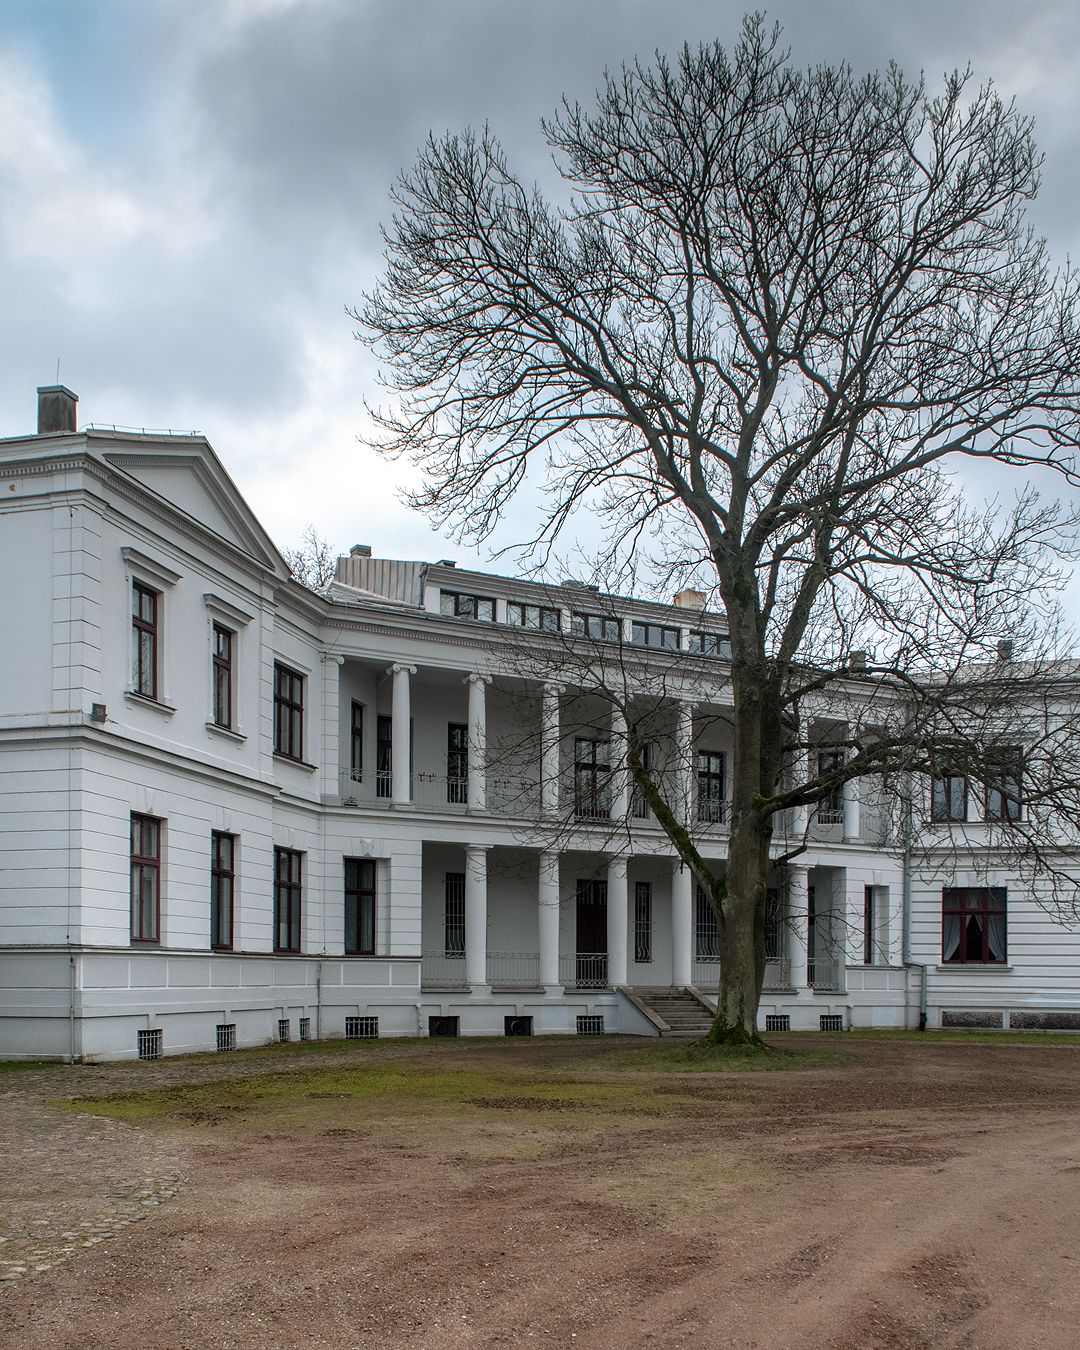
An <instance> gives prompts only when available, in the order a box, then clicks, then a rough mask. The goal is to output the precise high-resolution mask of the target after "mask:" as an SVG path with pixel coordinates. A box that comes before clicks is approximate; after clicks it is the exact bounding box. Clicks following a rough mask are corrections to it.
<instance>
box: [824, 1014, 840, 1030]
mask: <svg viewBox="0 0 1080 1350" xmlns="http://www.w3.org/2000/svg"><path fill="white" fill-rule="evenodd" d="M818 1024H819V1026H820V1028H821V1030H822V1031H843V1029H844V1015H843V1013H822V1014H821V1016H820V1017H819V1018H818Z"/></svg>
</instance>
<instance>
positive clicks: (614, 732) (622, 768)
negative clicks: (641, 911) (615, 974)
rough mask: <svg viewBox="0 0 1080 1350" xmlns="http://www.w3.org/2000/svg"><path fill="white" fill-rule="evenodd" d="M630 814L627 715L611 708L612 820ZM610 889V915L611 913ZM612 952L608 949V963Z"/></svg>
mask: <svg viewBox="0 0 1080 1350" xmlns="http://www.w3.org/2000/svg"><path fill="white" fill-rule="evenodd" d="M629 813H630V775H629V773H628V772H627V768H626V715H625V714H624V712H623V710H622V709H621V708H620V707H619V705H618V704H617V703H616V704H613V705H612V708H611V819H612V820H614V821H618V822H620V823H621V822H622V821H624V820H625V819H626V817H627V816H628V815H629ZM610 894H611V890H610V887H609V888H608V895H609V899H608V906H609V908H608V913H609V914H610V913H611V909H610V905H611V900H610ZM610 961H611V950H610V948H609V949H608V963H609V965H610Z"/></svg>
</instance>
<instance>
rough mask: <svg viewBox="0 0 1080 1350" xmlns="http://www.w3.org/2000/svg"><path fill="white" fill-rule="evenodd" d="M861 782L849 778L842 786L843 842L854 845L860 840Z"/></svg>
mask: <svg viewBox="0 0 1080 1350" xmlns="http://www.w3.org/2000/svg"><path fill="white" fill-rule="evenodd" d="M860 786H861V780H860V779H858V778H849V779H848V780H847V782H846V783H845V784H844V841H845V843H849V844H854V843H857V842H858V840H859V839H861V838H862V799H861V797H860V794H859V788H860Z"/></svg>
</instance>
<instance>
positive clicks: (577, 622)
mask: <svg viewBox="0 0 1080 1350" xmlns="http://www.w3.org/2000/svg"><path fill="white" fill-rule="evenodd" d="M570 631H571V632H572V633H573V634H574V635H575V636H576V637H586V638H593V639H594V641H596V642H618V640H619V636H620V623H619V620H618V619H616V618H614V617H612V616H611V615H606V614H581V613H576V612H575V613H574V614H571V615H570Z"/></svg>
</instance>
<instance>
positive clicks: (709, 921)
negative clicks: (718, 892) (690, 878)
mask: <svg viewBox="0 0 1080 1350" xmlns="http://www.w3.org/2000/svg"><path fill="white" fill-rule="evenodd" d="M694 902H695V903H694V909H695V915H694V955H695V957H696V958H697V960H699V961H718V960H719V959H720V920H719V919H718V918H717V917H716V910H715V909H714V908H713V904H712V901H711V900H710V899H709V897H708V896H707V895H706V894H705V891H704V889H703V888H702V887H701V886H698V887H697V890H696V893H695V896H694Z"/></svg>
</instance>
